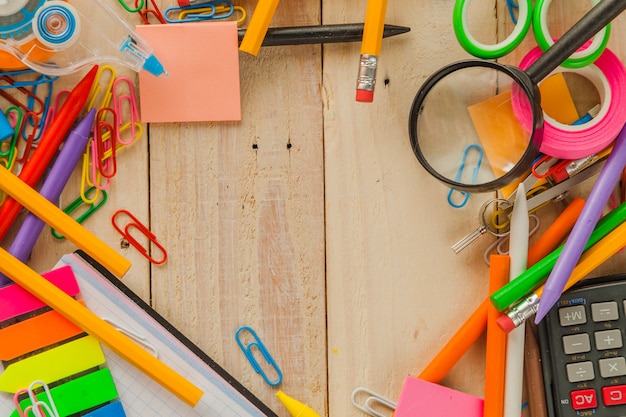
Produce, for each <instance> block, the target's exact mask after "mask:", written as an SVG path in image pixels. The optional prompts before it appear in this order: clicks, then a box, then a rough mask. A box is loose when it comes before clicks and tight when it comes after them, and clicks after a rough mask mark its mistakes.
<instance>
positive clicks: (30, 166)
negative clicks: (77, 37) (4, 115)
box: [0, 65, 98, 242]
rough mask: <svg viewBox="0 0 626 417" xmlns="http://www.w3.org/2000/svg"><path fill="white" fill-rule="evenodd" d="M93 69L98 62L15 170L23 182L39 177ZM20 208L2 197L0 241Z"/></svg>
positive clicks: (77, 110)
mask: <svg viewBox="0 0 626 417" xmlns="http://www.w3.org/2000/svg"><path fill="white" fill-rule="evenodd" d="M97 72H98V66H97V65H94V67H93V68H92V69H91V70H90V71H89V72H88V73H87V74H86V75H85V76H84V77H83V79H82V80H80V82H79V83H78V84H77V85H76V87H74V89H73V90H72V92H71V93H70V94H69V96H68V97H67V99H66V100H65V103H64V104H63V106H62V107H61V109H60V110H59V113H58V114H57V116H56V117H55V118H54V120H53V121H52V123H51V124H50V126H48V128H47V129H46V130H45V131H44V132H43V134H42V136H41V139H39V143H40V144H39V146H37V149H36V150H35V151H34V152H33V155H32V156H31V158H30V159H29V160H28V162H26V163H25V164H24V167H23V168H22V171H21V172H20V174H19V178H20V179H21V180H22V181H24V182H25V183H26V184H28V185H30V186H31V187H35V186H36V185H37V183H38V182H39V180H40V179H41V176H42V175H43V173H44V171H45V170H46V168H47V167H48V165H49V164H50V161H52V158H53V157H54V155H55V154H56V152H57V150H58V149H59V146H61V142H63V140H64V139H65V137H66V136H67V134H68V132H69V130H70V128H71V127H72V125H73V124H74V122H75V121H76V119H77V118H78V115H79V113H80V111H81V110H82V108H83V107H84V106H85V103H86V102H87V98H88V97H89V92H90V91H91V86H92V84H93V81H94V79H95V78H96V73H97ZM21 208H22V206H21V205H20V204H19V203H18V202H17V201H15V200H14V199H13V198H11V197H9V196H7V197H6V199H5V200H4V203H3V204H2V206H1V207H0V242H2V239H4V237H5V236H6V234H7V232H8V231H9V229H10V228H11V225H12V224H13V222H14V221H15V219H16V218H17V216H18V214H19V212H20V209H21Z"/></svg>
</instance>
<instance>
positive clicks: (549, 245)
mask: <svg viewBox="0 0 626 417" xmlns="http://www.w3.org/2000/svg"><path fill="white" fill-rule="evenodd" d="M584 206H585V200H583V199H582V198H580V197H576V198H574V199H573V200H572V202H571V203H569V204H568V206H567V207H566V208H565V210H563V212H562V213H561V214H560V215H559V217H557V219H556V220H555V221H554V223H552V224H551V225H550V227H548V229H547V230H546V231H545V232H544V233H543V234H542V235H541V237H540V238H539V240H537V242H536V243H535V244H534V245H533V247H532V248H530V250H529V251H528V266H529V267H530V266H532V265H534V264H535V263H537V262H539V261H540V260H541V259H542V258H543V257H545V256H546V255H547V254H548V253H551V252H552V251H553V250H555V249H556V248H558V247H559V245H560V244H561V242H562V241H563V239H565V237H566V236H567V235H568V234H569V232H570V231H571V230H572V228H573V227H574V224H575V223H576V219H578V216H579V215H580V212H581V211H582V210H583V207H584Z"/></svg>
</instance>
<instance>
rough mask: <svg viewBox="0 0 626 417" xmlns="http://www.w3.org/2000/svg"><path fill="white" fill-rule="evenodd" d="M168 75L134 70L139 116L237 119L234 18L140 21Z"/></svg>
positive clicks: (170, 119)
mask: <svg viewBox="0 0 626 417" xmlns="http://www.w3.org/2000/svg"><path fill="white" fill-rule="evenodd" d="M137 33H139V35H140V36H142V37H143V38H144V39H145V40H146V41H147V42H148V43H149V44H150V46H152V48H153V49H154V55H155V56H156V57H157V58H158V59H159V61H161V63H162V64H163V66H164V67H165V71H167V73H168V76H165V75H161V76H159V77H155V76H154V75H152V74H149V73H148V72H147V71H140V72H139V99H140V109H141V110H140V112H141V121H143V122H146V123H159V122H213V121H236V120H241V97H240V89H239V40H238V36H237V23H236V22H230V21H228V22H195V23H185V24H169V25H139V26H137Z"/></svg>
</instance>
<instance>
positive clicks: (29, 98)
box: [0, 75, 45, 114]
mask: <svg viewBox="0 0 626 417" xmlns="http://www.w3.org/2000/svg"><path fill="white" fill-rule="evenodd" d="M2 81H4V82H6V83H7V85H6V86H0V96H2V97H3V98H4V99H6V100H7V101H8V102H9V103H11V104H13V105H14V106H17V107H19V108H21V109H23V110H25V111H28V110H31V111H33V112H34V113H36V114H42V113H43V111H44V109H45V103H44V101H43V100H42V99H41V98H39V97H38V96H37V95H36V94H34V93H32V92H31V91H30V90H29V89H28V88H26V87H18V86H16V85H15V80H13V78H11V77H9V76H7V75H3V76H0V82H2ZM7 88H11V89H13V91H15V90H17V91H19V92H20V93H22V94H23V95H24V96H25V101H20V100H18V99H17V98H16V95H15V94H9V93H7V92H6V91H4V90H5V89H7ZM35 104H37V106H35Z"/></svg>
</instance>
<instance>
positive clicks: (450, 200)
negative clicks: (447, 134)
mask: <svg viewBox="0 0 626 417" xmlns="http://www.w3.org/2000/svg"><path fill="white" fill-rule="evenodd" d="M471 150H475V151H476V152H478V154H477V156H476V163H475V165H474V168H473V169H472V176H471V178H472V179H471V182H470V183H471V184H474V183H475V182H476V178H477V176H478V171H479V170H480V165H481V164H482V162H483V149H482V148H481V147H480V146H479V145H475V144H472V145H469V146H468V147H467V148H465V150H464V151H463V157H462V159H461V165H460V166H459V169H458V170H457V172H456V176H455V177H454V181H455V182H460V181H461V178H462V177H463V172H464V171H465V168H466V164H468V155H469V153H470V151H471ZM455 193H459V194H460V195H461V198H462V199H461V201H460V202H458V203H457V202H455V201H453V200H454V194H455ZM469 197H470V193H468V192H467V191H458V190H456V189H455V188H450V192H448V203H449V204H450V205H451V206H452V207H455V208H461V207H463V206H465V204H467V200H469Z"/></svg>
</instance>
